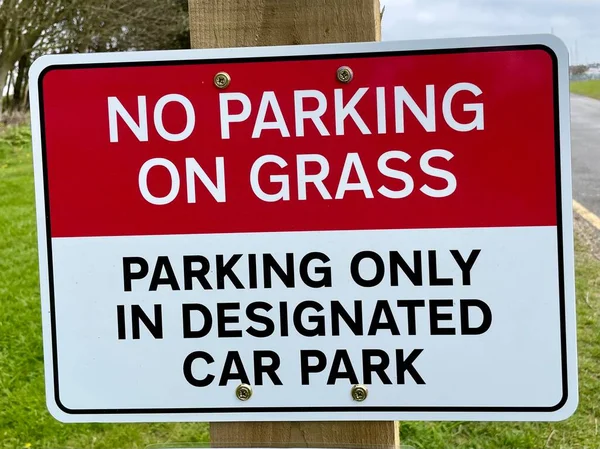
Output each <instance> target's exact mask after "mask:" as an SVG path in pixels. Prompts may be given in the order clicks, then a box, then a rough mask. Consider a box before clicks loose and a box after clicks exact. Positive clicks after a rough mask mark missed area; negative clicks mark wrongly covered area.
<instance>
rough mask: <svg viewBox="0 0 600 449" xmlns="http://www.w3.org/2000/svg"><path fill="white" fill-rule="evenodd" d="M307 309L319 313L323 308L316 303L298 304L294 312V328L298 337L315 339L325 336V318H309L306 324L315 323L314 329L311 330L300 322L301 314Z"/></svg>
mask: <svg viewBox="0 0 600 449" xmlns="http://www.w3.org/2000/svg"><path fill="white" fill-rule="evenodd" d="M307 309H313V310H316V311H317V312H321V311H322V310H323V306H322V305H321V304H319V303H318V302H316V301H303V302H301V303H300V304H298V307H296V310H294V326H295V327H296V330H297V331H298V333H299V334H300V335H303V336H304V337H317V336H320V337H322V336H324V335H325V317H323V316H319V315H317V316H314V315H312V316H309V317H308V322H309V323H315V327H314V328H312V329H307V328H306V327H305V326H304V323H303V322H302V313H303V312H304V311H305V310H307Z"/></svg>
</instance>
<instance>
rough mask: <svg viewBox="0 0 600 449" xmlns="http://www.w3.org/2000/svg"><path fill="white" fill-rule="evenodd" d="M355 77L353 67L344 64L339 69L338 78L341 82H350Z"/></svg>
mask: <svg viewBox="0 0 600 449" xmlns="http://www.w3.org/2000/svg"><path fill="white" fill-rule="evenodd" d="M352 78H354V73H353V72H352V69H351V68H350V67H348V66H345V65H344V66H342V67H340V68H339V69H337V79H338V81H339V82H340V83H349V82H350V81H352Z"/></svg>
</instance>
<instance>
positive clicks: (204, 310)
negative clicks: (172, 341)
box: [181, 304, 212, 338]
mask: <svg viewBox="0 0 600 449" xmlns="http://www.w3.org/2000/svg"><path fill="white" fill-rule="evenodd" d="M192 312H200V313H201V314H202V318H203V323H202V327H201V328H200V329H197V330H194V329H192V316H191V315H192ZM181 313H182V316H183V338H202V337H205V336H207V335H208V333H209V332H210V330H211V328H212V315H211V314H210V310H208V307H206V306H205V305H203V304H182V305H181Z"/></svg>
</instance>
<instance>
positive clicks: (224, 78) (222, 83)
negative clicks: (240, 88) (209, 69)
mask: <svg viewBox="0 0 600 449" xmlns="http://www.w3.org/2000/svg"><path fill="white" fill-rule="evenodd" d="M214 83H215V86H217V87H218V88H219V89H225V88H226V87H227V86H229V83H231V77H230V76H229V73H227V72H219V73H217V74H216V75H215V78H214Z"/></svg>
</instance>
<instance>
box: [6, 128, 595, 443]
mask: <svg viewBox="0 0 600 449" xmlns="http://www.w3.org/2000/svg"><path fill="white" fill-rule="evenodd" d="M577 298H578V327H579V363H580V373H581V377H580V390H581V393H580V396H581V399H580V406H579V410H578V411H577V413H576V414H575V415H574V416H573V417H572V418H570V419H569V420H567V421H565V422H561V423H535V424H534V423H522V424H515V423H455V422H453V423H403V424H402V429H401V440H402V443H403V444H404V445H410V446H413V447H416V448H423V449H438V448H439V449H442V448H443V449H450V448H452V449H456V448H465V449H466V448H477V449H484V448H502V449H513V448H515V449H516V448H519V449H528V448H531V449H534V448H535V449H544V448H565V449H567V448H568V449H575V448H584V447H587V448H598V447H600V435H599V433H598V418H600V317H599V313H600V261H598V260H596V259H595V258H593V256H591V255H590V254H589V251H588V250H587V247H585V246H584V244H583V243H582V241H578V244H577ZM42 365H43V363H42V334H41V327H40V312H39V288H38V267H37V247H36V233H35V220H34V198H33V174H32V168H31V147H30V144H29V133H28V131H27V130H25V129H24V128H18V129H12V130H8V131H5V132H4V133H3V134H2V132H1V131H0V448H2V449H8V448H16V449H22V448H31V449H38V448H47V449H51V448H52V449H66V448H86V449H87V448H93V449H103V448H115V449H116V448H119V449H124V448H142V447H145V446H146V445H148V444H156V443H168V442H170V443H176V442H180V443H184V442H206V441H207V438H208V433H207V426H206V425H205V424H126V425H125V424H68V425H67V424H61V423H59V422H58V421H56V420H54V418H52V417H51V416H50V415H49V413H48V412H47V411H46V407H45V402H44V381H43V366H42Z"/></svg>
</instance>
